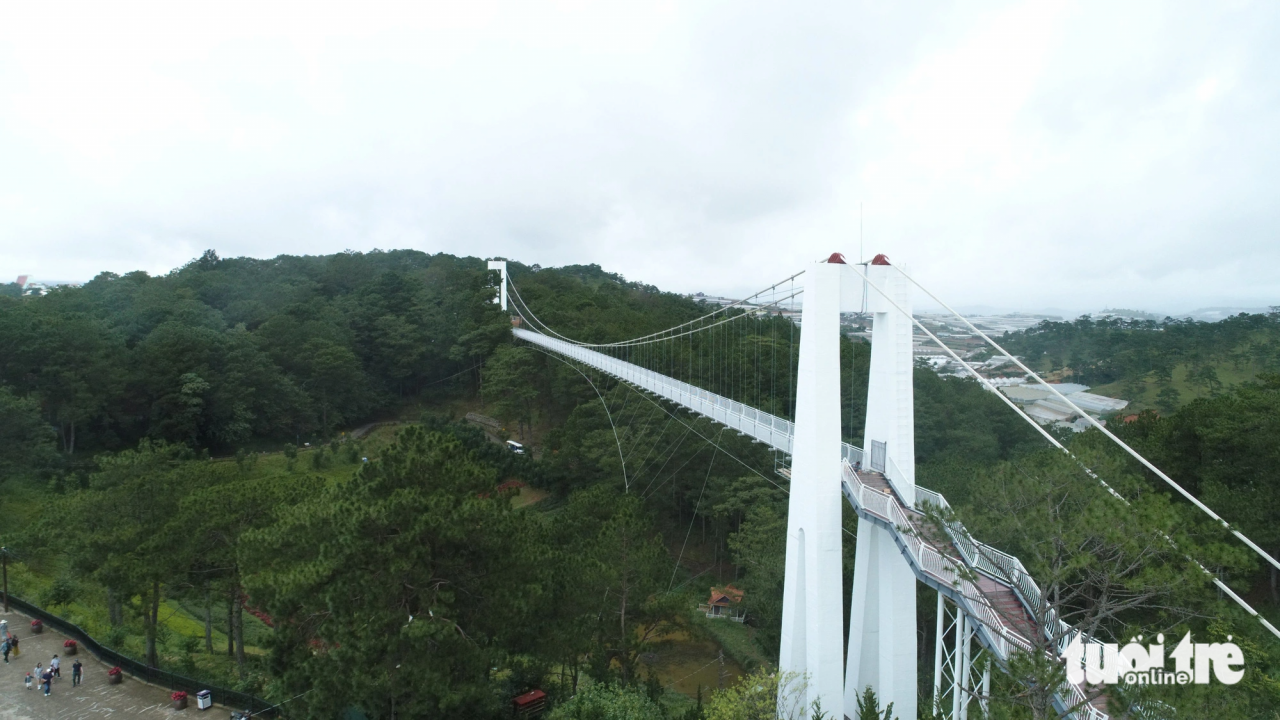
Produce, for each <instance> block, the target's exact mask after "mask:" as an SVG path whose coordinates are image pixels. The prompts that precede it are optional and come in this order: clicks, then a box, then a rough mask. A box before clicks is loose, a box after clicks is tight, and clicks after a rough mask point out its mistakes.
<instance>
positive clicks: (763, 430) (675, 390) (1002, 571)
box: [513, 328, 1107, 720]
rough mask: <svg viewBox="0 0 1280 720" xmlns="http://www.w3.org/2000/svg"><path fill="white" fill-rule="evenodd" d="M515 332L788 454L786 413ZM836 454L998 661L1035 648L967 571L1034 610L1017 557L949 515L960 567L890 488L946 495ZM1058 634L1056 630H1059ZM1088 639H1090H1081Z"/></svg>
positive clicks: (935, 500)
mask: <svg viewBox="0 0 1280 720" xmlns="http://www.w3.org/2000/svg"><path fill="white" fill-rule="evenodd" d="M513 332H514V333H515V336H516V337H517V338H519V339H521V340H524V341H526V342H530V343H533V344H535V345H538V346H541V347H544V348H546V349H548V350H551V351H552V352H555V353H557V354H559V355H563V356H565V357H568V358H572V359H574V360H577V361H578V362H581V363H583V364H585V365H589V366H591V367H594V368H596V369H597V370H599V371H601V372H603V373H605V374H606V375H609V376H611V377H614V378H617V379H618V380H621V381H623V382H626V383H629V384H631V385H633V386H635V387H638V388H641V389H643V390H647V391H649V392H651V393H653V394H655V395H657V396H659V397H662V398H665V399H667V400H670V401H672V402H675V403H677V404H679V405H682V406H684V407H685V408H688V409H689V410H692V411H693V412H696V413H698V414H700V415H703V416H705V417H707V418H710V419H711V420H714V421H715V422H717V423H720V424H721V425H725V426H726V427H729V428H732V429H734V430H737V431H738V432H740V433H742V434H744V435H747V436H749V437H751V438H752V439H754V440H758V441H760V442H762V443H764V444H766V445H769V446H771V447H773V448H776V449H778V450H780V451H782V452H784V453H787V454H788V455H789V454H791V439H792V436H793V434H794V431H795V426H794V424H793V423H792V422H791V421H790V420H784V419H783V418H780V417H777V416H775V415H771V414H769V413H766V412H763V411H760V410H756V409H755V408H753V407H750V406H748V405H743V404H742V403H740V402H737V401H734V400H730V399H729V398H726V397H724V396H722V395H717V394H715V393H712V392H707V391H706V390H703V389H701V388H698V387H694V386H693V385H690V384H688V383H685V382H681V381H679V380H675V379H673V378H670V377H667V376H666V375H662V374H660V373H656V372H653V371H652V370H646V369H644V368H642V367H640V366H638V365H635V364H632V363H629V362H627V361H625V360H618V359H617V358H613V357H610V356H608V355H605V354H604V353H601V352H597V351H595V350H591V349H588V348H585V347H582V346H580V345H575V344H573V343H570V342H565V341H563V340H558V339H556V338H552V337H548V336H546V335H543V334H541V333H536V332H531V331H529V330H524V329H520V328H516V329H514V330H513ZM841 454H842V456H843V460H844V463H843V476H844V477H843V478H842V480H841V490H842V491H843V492H844V495H845V498H846V499H847V500H848V501H849V502H850V504H852V505H853V507H854V508H855V509H857V510H861V511H863V512H866V513H868V514H870V515H873V516H875V517H877V518H879V519H880V520H883V521H884V522H885V523H886V524H888V525H889V526H890V527H892V528H893V529H894V535H895V537H896V538H897V540H898V542H899V543H900V545H901V546H902V547H903V548H904V554H905V555H906V556H907V558H908V561H909V562H910V563H911V564H912V565H913V566H914V571H915V572H916V574H917V575H920V576H922V577H924V576H927V577H929V578H931V579H932V580H933V581H934V583H935V584H937V585H939V586H942V587H946V588H950V589H951V593H949V594H951V595H952V598H953V599H954V600H955V601H956V602H957V603H958V604H960V605H962V606H963V607H964V610H965V612H966V613H968V614H969V616H970V617H972V618H974V619H975V620H977V621H978V623H979V624H980V625H981V626H982V627H983V628H984V629H985V630H986V632H985V633H984V634H985V636H986V639H987V642H986V643H984V644H986V645H988V646H989V647H990V648H991V650H992V651H993V652H994V653H995V654H996V655H997V657H998V658H999V659H1000V661H1001V662H1005V661H1007V660H1008V659H1009V656H1010V654H1011V653H1012V652H1014V651H1015V650H1023V651H1028V652H1029V651H1031V650H1032V649H1033V645H1032V643H1031V641H1030V640H1029V639H1028V638H1026V637H1025V636H1023V635H1022V634H1020V633H1018V632H1017V631H1016V630H1014V629H1013V628H1012V627H1010V626H1009V624H1008V623H1007V622H1006V621H1005V619H1004V618H1002V617H1001V615H1000V613H999V612H997V611H996V609H995V608H993V607H992V606H991V603H990V602H989V601H988V600H987V597H986V595H985V594H983V592H982V591H981V590H980V589H979V588H978V586H977V584H976V583H975V582H974V581H973V579H972V578H974V577H976V575H975V574H974V572H973V571H977V572H981V573H983V574H985V575H987V576H989V577H991V578H993V579H995V580H997V581H999V582H1003V583H1005V584H1011V585H1012V586H1013V587H1014V589H1015V591H1016V592H1017V593H1018V595H1019V597H1020V599H1021V600H1022V603H1023V605H1024V606H1025V607H1026V608H1027V610H1028V612H1030V613H1038V612H1039V609H1040V608H1042V607H1043V605H1042V602H1043V600H1042V598H1041V595H1040V589H1039V587H1038V586H1037V585H1036V584H1035V581H1034V580H1033V579H1032V578H1031V575H1030V574H1029V573H1027V571H1026V568H1024V567H1023V565H1022V562H1021V561H1019V560H1018V559H1017V558H1015V557H1013V556H1012V555H1009V554H1007V553H1003V552H1000V551H999V550H996V549H995V548H993V547H990V546H988V545H984V544H982V543H980V542H978V541H977V540H975V539H973V537H972V536H970V535H969V532H968V531H967V530H965V528H964V526H963V525H961V524H960V523H958V522H954V521H953V522H949V523H948V524H947V527H946V530H947V533H948V535H949V536H950V537H951V540H952V542H953V543H954V544H955V546H956V548H957V549H959V551H960V556H961V557H960V558H959V560H960V561H961V562H963V564H964V566H965V569H964V570H963V571H962V570H961V564H960V563H958V562H957V559H955V558H951V557H948V556H946V555H943V554H942V553H940V552H938V551H937V550H936V549H934V548H933V547H932V546H930V545H929V544H928V543H926V542H924V541H923V540H921V539H920V537H919V535H918V534H917V533H916V532H915V531H914V530H913V529H912V528H913V525H912V523H911V520H910V519H909V518H908V517H907V515H906V511H905V510H904V509H903V506H902V505H901V504H900V503H899V501H898V499H897V498H896V497H895V496H894V494H893V493H897V497H901V498H903V500H904V501H905V502H907V503H910V504H911V505H912V506H913V507H915V508H919V509H923V508H924V507H925V506H926V505H933V506H934V507H936V508H939V509H947V508H949V507H950V506H949V505H948V504H947V501H946V498H944V497H942V495H940V494H939V493H936V492H933V491H932V490H928V489H926V488H922V487H920V486H914V491H915V492H914V494H904V493H903V492H902V489H905V488H906V487H908V484H907V483H906V482H905V480H906V478H904V477H903V474H902V472H901V471H900V470H899V469H898V467H897V465H896V464H894V462H893V459H892V458H891V457H886V459H885V462H886V466H885V469H884V474H885V479H886V480H887V481H888V482H889V483H890V486H891V487H892V488H893V492H887V491H886V492H882V491H879V490H876V489H875V488H872V487H869V486H867V485H865V484H863V482H862V480H861V479H859V478H858V474H857V473H856V472H854V470H853V468H854V466H857V465H859V464H860V463H861V462H862V460H863V451H862V450H861V449H859V448H857V447H854V446H853V445H850V444H848V443H842V450H841ZM886 455H887V454H886ZM1050 618H1051V626H1052V623H1056V624H1058V625H1059V627H1060V629H1061V630H1063V631H1066V630H1069V628H1067V626H1066V625H1065V624H1063V623H1062V622H1061V621H1060V620H1056V619H1054V618H1052V615H1051V616H1050ZM1056 634H1057V635H1059V637H1060V638H1061V637H1062V636H1063V635H1064V634H1065V633H1064V632H1059V633H1056ZM1071 637H1074V633H1072V634H1070V635H1067V636H1066V637H1065V639H1060V640H1059V641H1058V644H1059V648H1058V649H1059V652H1061V651H1062V650H1063V649H1065V647H1066V644H1067V643H1068V642H1069V641H1070V639H1071ZM1086 642H1096V641H1093V640H1092V639H1086ZM1063 692H1064V694H1065V695H1067V697H1065V698H1063V700H1064V701H1065V703H1066V706H1067V707H1073V706H1074V707H1078V708H1079V709H1077V710H1075V714H1076V716H1077V717H1079V718H1083V719H1084V720H1107V715H1106V714H1104V713H1102V712H1100V711H1099V710H1098V709H1096V708H1094V707H1092V706H1090V705H1088V704H1087V703H1086V702H1085V700H1086V698H1085V695H1084V693H1083V692H1082V691H1081V689H1080V688H1078V687H1076V686H1074V685H1067V686H1065V687H1064V688H1063Z"/></svg>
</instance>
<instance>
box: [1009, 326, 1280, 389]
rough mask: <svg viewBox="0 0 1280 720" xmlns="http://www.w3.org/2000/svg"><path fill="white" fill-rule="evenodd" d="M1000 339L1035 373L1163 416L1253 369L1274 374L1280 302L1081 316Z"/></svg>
mask: <svg viewBox="0 0 1280 720" xmlns="http://www.w3.org/2000/svg"><path fill="white" fill-rule="evenodd" d="M1002 344H1004V346H1005V347H1006V348H1007V349H1008V350H1010V351H1011V352H1013V353H1015V354H1017V355H1020V356H1022V357H1024V358H1026V359H1027V360H1029V361H1030V362H1031V363H1032V368H1033V369H1035V370H1037V371H1038V372H1044V373H1052V374H1054V376H1055V377H1058V378H1059V379H1062V380H1068V381H1071V382H1080V383H1084V384H1086V385H1092V386H1094V387H1096V388H1098V390H1099V391H1100V392H1102V393H1103V394H1106V395H1113V396H1116V397H1123V398H1125V399H1126V400H1130V401H1132V402H1134V403H1135V407H1136V408H1147V409H1155V410H1158V411H1159V412H1161V413H1165V414H1168V413H1172V412H1174V411H1175V410H1177V409H1178V408H1179V407H1181V406H1182V405H1184V404H1186V403H1188V402H1190V401H1192V400H1195V399H1197V398H1206V397H1212V396H1215V395H1217V394H1219V393H1221V392H1222V391H1223V390H1224V389H1226V388H1230V387H1232V386H1235V385H1238V384H1240V383H1241V382H1244V381H1246V380H1252V379H1254V378H1256V377H1257V376H1258V374H1259V373H1266V372H1272V373H1274V372H1280V308H1275V309H1273V312H1271V313H1269V314H1266V315H1261V314H1259V315H1248V314H1240V315H1236V316H1235V317H1230V318H1227V319H1225V320H1222V321H1220V322H1214V323H1207V322H1199V321H1195V320H1176V319H1174V318H1165V320H1163V321H1161V322H1156V321H1154V320H1125V319H1121V318H1102V319H1094V318H1092V317H1089V316H1087V315H1086V316H1083V317H1080V318H1078V319H1077V320H1074V321H1071V322H1052V321H1045V322H1042V323H1040V324H1039V325H1037V326H1035V327H1033V328H1030V329H1028V330H1026V331H1024V332H1019V333H1006V334H1005V336H1004V339H1003V341H1002Z"/></svg>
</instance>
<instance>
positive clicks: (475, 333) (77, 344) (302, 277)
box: [0, 250, 696, 453]
mask: <svg viewBox="0 0 1280 720" xmlns="http://www.w3.org/2000/svg"><path fill="white" fill-rule="evenodd" d="M538 270H539V269H538V268H537V267H536V266H534V267H533V268H529V267H526V266H524V265H521V264H519V263H512V264H511V272H512V275H513V276H514V277H516V278H519V277H521V276H529V275H533V274H534V273H535V272H536V273H537V278H538V282H537V283H536V284H535V285H533V286H532V288H531V291H530V292H531V293H532V294H533V295H536V299H537V301H538V304H537V307H540V308H541V307H546V308H549V309H548V311H547V318H545V319H547V320H548V321H549V322H553V323H554V324H555V325H556V326H558V327H562V328H567V329H571V330H573V331H574V332H577V333H579V334H580V335H581V336H582V337H584V338H591V339H600V338H606V337H621V336H623V335H625V334H634V333H635V332H636V331H638V330H643V329H646V328H652V329H657V327H658V326H665V325H666V324H669V321H670V320H671V319H673V318H680V319H685V318H687V317H690V316H691V315H692V313H694V312H695V311H696V306H695V305H694V304H693V303H691V302H689V301H687V300H685V299H683V298H680V297H678V296H674V295H670V294H663V293H659V292H657V291H656V290H655V289H654V288H652V287H646V286H642V285H638V284H635V283H627V282H625V280H624V279H623V278H621V277H620V276H618V275H614V274H610V273H606V272H604V271H603V270H601V268H600V267H599V266H596V265H586V266H582V265H577V266H569V267H565V268H560V269H554V270H553V269H548V270H542V271H540V272H539V271H538ZM495 276H496V274H492V273H489V272H488V271H487V270H486V265H485V262H484V260H482V259H479V258H474V257H464V258H460V257H454V256H451V255H447V254H443V253H441V254H437V255H428V254H425V253H422V252H417V251H413V250H396V251H390V252H380V251H374V252H370V253H354V252H347V253H340V254H336V255H328V256H305V257H295V256H287V255H282V256H279V257H276V258H272V259H267V260H259V259H254V258H225V259H224V258H219V257H218V256H217V254H216V253H215V252H214V251H212V250H211V251H208V252H206V253H205V254H204V255H203V256H202V257H200V258H199V259H197V260H194V261H192V262H190V263H188V264H187V265H185V266H183V267H182V268H180V269H177V270H174V271H173V272H171V273H169V274H167V275H163V276H157V277H153V276H150V275H148V274H147V273H144V272H141V271H138V272H131V273H128V274H125V275H116V274H114V273H102V274H100V275H98V276H97V277H95V278H94V279H93V280H92V281H91V282H88V283H86V284H84V285H83V286H80V287H59V288H56V289H54V290H53V291H52V292H50V293H49V294H48V295H46V296H43V297H23V298H13V297H0V337H3V338H4V343H3V344H0V384H2V385H4V386H7V388H8V392H6V391H5V390H4V388H0V393H5V395H4V397H5V398H7V400H5V399H3V398H0V400H2V401H4V402H7V403H10V404H12V403H15V402H18V401H17V400H15V398H14V396H19V397H23V398H26V401H27V402H36V403H38V405H39V409H40V413H41V414H42V415H43V417H44V419H45V420H47V421H48V423H49V424H50V425H52V426H54V427H56V428H57V429H58V435H59V437H58V445H59V448H60V449H61V450H62V451H63V452H65V453H71V452H73V451H76V450H82V451H89V452H97V451H104V450H106V451H114V450H119V449H123V448H129V447H133V446H134V445H136V444H137V442H138V440H139V439H141V438H144V437H146V438H152V439H157V440H164V441H167V442H172V443H179V444H183V445H187V446H189V447H193V448H195V449H209V450H211V451H213V452H215V453H222V452H227V451H229V450H231V449H233V448H235V447H238V446H240V445H242V444H244V443H246V442H250V441H253V440H279V441H284V440H288V441H291V442H296V441H297V440H299V439H303V440H305V439H309V438H312V437H318V436H325V435H327V434H329V433H330V432H332V431H333V430H335V429H337V428H342V427H349V426H351V425H353V424H355V423H358V422H360V421H363V420H365V419H370V418H376V417H380V416H381V415H383V414H385V413H386V412H388V411H389V410H390V409H392V408H394V407H396V406H397V405H398V404H400V403H402V402H403V399H404V398H406V397H410V396H413V395H415V394H417V393H419V392H420V391H422V390H423V389H424V388H428V387H431V386H433V384H434V383H439V382H441V381H444V380H447V379H449V378H452V377H455V376H461V377H463V379H464V380H465V379H466V376H467V375H471V376H472V378H471V380H472V384H474V383H475V382H477V381H478V380H479V373H480V372H481V368H480V366H481V364H482V361H483V359H484V358H486V357H487V356H488V355H489V354H490V353H491V352H492V351H493V349H494V348H495V346H496V345H497V344H499V343H502V342H506V341H507V339H508V338H509V330H510V324H509V320H508V318H507V317H506V315H505V314H503V313H502V312H501V311H500V310H499V309H498V308H497V307H496V306H495V305H493V304H492V303H491V302H490V301H491V300H492V298H493V297H494V293H495V286H494V277H495ZM533 301H534V298H530V302H533Z"/></svg>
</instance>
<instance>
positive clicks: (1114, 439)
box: [898, 269, 1280, 570]
mask: <svg viewBox="0 0 1280 720" xmlns="http://www.w3.org/2000/svg"><path fill="white" fill-rule="evenodd" d="M898 272H902V270H901V269H899V270H898ZM902 276H903V277H905V278H906V279H907V280H909V281H911V283H912V284H913V285H915V286H916V287H918V288H920V289H921V290H923V291H924V293H925V294H926V295H928V296H929V297H931V298H933V300H934V302H936V303H938V304H939V305H941V306H942V307H944V308H946V309H947V311H948V312H950V313H951V314H952V315H955V316H956V317H958V318H960V321H961V322H963V323H964V324H965V325H967V326H968V327H969V329H970V330H972V331H974V332H975V333H977V334H978V335H979V336H980V337H981V338H982V339H983V340H985V341H987V343H988V344H990V345H991V346H992V347H994V348H995V349H997V350H999V351H1000V352H1001V353H1003V354H1004V356H1005V357H1007V358H1009V359H1010V360H1012V361H1013V362H1014V364H1016V365H1017V366H1018V367H1019V368H1021V369H1022V370H1023V372H1025V373H1027V374H1028V375H1030V376H1031V377H1033V378H1035V379H1036V381H1037V382H1039V383H1040V384H1041V385H1043V386H1044V387H1045V388H1046V389H1047V390H1049V391H1050V392H1052V393H1053V394H1054V395H1057V396H1058V399H1060V400H1062V401H1063V402H1065V403H1066V404H1067V405H1069V406H1070V407H1071V409H1072V410H1075V411H1076V412H1077V413H1079V414H1080V416H1081V417H1083V418H1086V419H1088V421H1089V423H1090V424H1091V425H1093V426H1094V427H1096V428H1097V429H1098V430H1100V431H1101V432H1102V434H1103V435H1105V436H1107V438H1108V439H1110V440H1111V441H1112V442H1114V443H1115V444H1117V445H1119V446H1120V447H1121V448H1123V449H1124V451H1125V452H1127V453H1129V455H1131V456H1133V458H1134V459H1135V460H1137V461H1138V462H1140V463H1142V465H1143V466H1144V467H1146V468H1147V469H1148V470H1150V471H1151V472H1153V473H1155V474H1156V475H1157V476H1159V477H1160V479H1161V480H1164V481H1165V483H1166V484H1168V485H1169V486H1170V487H1172V488H1173V489H1174V490H1177V491H1178V493H1179V494H1180V495H1182V496H1183V497H1184V498H1186V499H1187V500H1190V501H1191V503H1192V504H1194V505H1195V506H1196V507H1198V508H1200V510H1202V511H1204V513H1205V514H1207V515H1208V516H1209V517H1211V518H1213V519H1214V520H1217V521H1218V522H1219V523H1220V524H1221V525H1222V527H1224V528H1226V529H1227V530H1228V531H1230V532H1231V534H1232V535H1235V536H1236V537H1237V538H1238V539H1239V540H1240V541H1241V542H1243V543H1244V544H1245V545H1248V546H1249V547H1250V548H1251V549H1253V551H1254V552H1256V553H1257V554H1258V555H1260V556H1261V557H1263V558H1264V559H1266V560H1267V562H1269V563H1271V564H1272V565H1273V566H1274V567H1275V568H1276V569H1277V570H1280V560H1276V559H1275V558H1274V557H1272V556H1271V555H1270V554H1269V553H1267V552H1266V551H1265V550H1263V549H1262V548H1260V547H1258V545H1257V544H1256V543H1254V542H1253V541H1252V540H1250V539H1249V538H1247V537H1245V535H1244V533H1242V532H1240V531H1239V530H1236V529H1235V528H1233V527H1232V526H1231V524H1230V523H1228V522H1227V521H1226V520H1223V519H1222V517H1221V516H1219V515H1218V514H1217V513H1215V512H1214V511H1213V510H1212V509H1210V508H1209V506H1208V505H1205V504H1204V503H1202V502H1200V500H1198V499H1197V498H1196V497H1195V496H1194V495H1192V494H1191V493H1190V492H1188V491H1187V490H1186V489H1185V488H1183V487H1182V486H1181V485H1179V484H1178V483H1177V482H1176V481H1174V479H1173V478H1171V477H1169V476H1168V475H1166V474H1165V473H1164V471H1163V470H1161V469H1160V468H1158V467H1156V466H1155V464H1154V463H1152V462H1151V461H1150V460H1147V459H1146V458H1145V457H1143V456H1142V455H1141V454H1140V453H1139V452H1138V451H1137V450H1134V449H1133V448H1131V447H1129V445H1128V444H1127V443H1125V442H1124V441H1123V440H1121V439H1120V438H1118V437H1116V436H1115V434H1114V433H1112V432H1111V431H1110V430H1108V429H1107V428H1106V426H1104V425H1103V424H1102V423H1100V422H1098V420H1097V419H1095V418H1094V417H1093V416H1092V415H1090V414H1088V413H1086V412H1085V411H1083V410H1081V409H1080V407H1079V406H1078V405H1076V404H1075V403H1074V402H1071V400H1070V399H1068V398H1067V396H1066V395H1063V394H1062V393H1061V392H1059V391H1058V389H1057V388H1055V387H1053V386H1052V385H1050V384H1049V383H1047V382H1045V381H1044V379H1043V378H1041V377H1040V376H1039V375H1038V374H1037V373H1036V372H1035V371H1033V370H1031V369H1030V368H1028V367H1027V366H1026V365H1024V364H1023V363H1022V361H1021V360H1019V359H1018V358H1016V357H1014V356H1013V355H1012V354H1011V353H1010V352H1009V351H1008V350H1005V349H1004V348H1003V347H1001V346H1000V345H999V344H998V343H996V341H994V340H992V339H991V338H990V337H987V334H986V333H984V332H982V331H981V330H979V329H978V328H977V327H975V326H974V325H973V323H971V322H969V320H968V319H966V318H965V317H964V316H963V315H961V314H960V313H958V312H956V311H955V310H954V309H952V308H951V306H950V305H947V304H946V303H944V302H942V300H940V299H938V297H937V296H936V295H934V294H933V293H931V292H929V291H928V290H927V289H925V287H924V286H922V285H921V284H920V283H918V282H916V281H915V279H913V278H912V277H911V276H910V275H907V274H906V273H905V272H902ZM1001 394H1002V395H1003V393H1001Z"/></svg>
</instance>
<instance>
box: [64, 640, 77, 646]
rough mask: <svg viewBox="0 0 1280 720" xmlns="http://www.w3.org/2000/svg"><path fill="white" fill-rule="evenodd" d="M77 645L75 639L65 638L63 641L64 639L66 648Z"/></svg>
mask: <svg viewBox="0 0 1280 720" xmlns="http://www.w3.org/2000/svg"><path fill="white" fill-rule="evenodd" d="M75 646H76V641H75V640H63V641H62V647H64V648H73V647H75Z"/></svg>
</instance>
